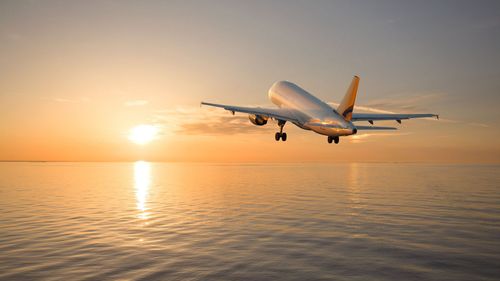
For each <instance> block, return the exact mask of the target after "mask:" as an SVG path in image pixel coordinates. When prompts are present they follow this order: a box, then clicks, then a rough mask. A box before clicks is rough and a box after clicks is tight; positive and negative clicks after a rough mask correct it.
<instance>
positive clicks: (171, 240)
mask: <svg viewBox="0 0 500 281" xmlns="http://www.w3.org/2000/svg"><path fill="white" fill-rule="evenodd" d="M0 280H252V281H258V280H500V166H486V165H482V166H473V165H472V166H467V165H449V166H447V165H420V164H334V165H330V164H328V165H326V164H325V165H319V164H304V165H303V164H299V165H279V164H273V165H267V164H265V165H264V164H263V165H217V164H167V163H148V162H136V163H0Z"/></svg>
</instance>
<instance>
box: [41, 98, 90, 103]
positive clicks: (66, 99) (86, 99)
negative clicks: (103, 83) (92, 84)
mask: <svg viewBox="0 0 500 281" xmlns="http://www.w3.org/2000/svg"><path fill="white" fill-rule="evenodd" d="M42 100H47V101H51V102H57V103H83V102H88V101H90V99H89V98H87V97H81V98H71V99H68V98H58V97H51V98H42Z"/></svg>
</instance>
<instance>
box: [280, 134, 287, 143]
mask: <svg viewBox="0 0 500 281" xmlns="http://www.w3.org/2000/svg"><path fill="white" fill-rule="evenodd" d="M281 140H282V141H286V133H283V134H281Z"/></svg>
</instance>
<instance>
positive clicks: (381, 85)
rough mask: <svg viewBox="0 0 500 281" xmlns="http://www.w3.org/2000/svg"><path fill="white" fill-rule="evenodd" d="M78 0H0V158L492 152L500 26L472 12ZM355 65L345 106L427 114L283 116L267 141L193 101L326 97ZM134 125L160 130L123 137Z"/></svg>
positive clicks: (336, 93)
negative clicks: (324, 125) (396, 118)
mask: <svg viewBox="0 0 500 281" xmlns="http://www.w3.org/2000/svg"><path fill="white" fill-rule="evenodd" d="M83 4H84V3H65V2H59V3H57V2H47V3H43V4H42V3H37V2H23V3H22V4H19V3H18V2H2V3H0V27H1V28H0V110H1V112H2V113H1V119H0V160H46V161H135V160H139V159H142V160H154V161H201V162H262V161H264V162H315V161H320V162H351V161H355V162H373V161H382V162H398V161H403V162H452V163H462V162H479V163H493V162H494V163H498V162H499V160H500V145H499V142H498V139H499V137H500V133H499V132H500V130H499V125H498V121H499V120H500V115H499V112H498V109H497V107H498V104H499V96H500V95H499V92H500V84H499V82H498V79H496V78H498V77H499V76H500V75H499V74H500V73H499V70H498V65H499V63H500V61H499V55H498V52H497V50H498V47H500V44H499V40H498V39H492V38H491V36H489V34H490V33H491V31H492V30H496V31H498V28H499V27H500V23H499V21H498V17H496V15H495V14H491V13H492V12H491V11H489V10H488V9H486V8H485V9H482V10H477V11H476V10H472V11H470V12H467V11H466V9H463V10H462V8H460V9H459V8H457V9H456V10H454V9H451V10H450V9H445V8H442V7H435V9H434V10H435V13H434V14H432V15H431V16H430V17H431V18H428V19H427V21H423V20H421V19H419V17H418V15H419V13H421V14H425V12H426V11H428V10H429V9H431V8H433V7H428V6H424V7H420V6H418V4H415V5H417V6H416V7H406V6H398V5H396V6H397V7H390V8H388V9H389V11H382V10H380V9H372V10H361V11H360V10H359V9H357V7H355V6H356V5H353V7H351V6H346V5H339V4H336V5H334V4H318V5H312V6H304V4H303V3H300V2H298V3H290V4H289V6H288V7H287V8H285V9H284V10H282V12H281V13H280V14H273V12H271V11H273V10H274V11H275V8H276V7H275V5H277V4H276V3H275V2H273V3H268V4H263V3H258V4H250V3H246V4H245V5H236V4H234V5H233V4H231V3H226V4H227V5H223V7H216V6H211V5H208V4H200V3H198V5H194V6H193V4H189V3H185V4H182V3H163V4H154V3H146V4H137V3H136V4H133V2H132V3H129V2H122V3H121V4H117V3H93V4H92V5H83ZM240 4H241V3H240ZM156 5H157V6H156ZM202 6H203V7H202ZM391 9H392V10H391ZM463 13H465V14H466V15H467V17H463ZM468 13H469V14H468ZM406 15H408V17H405V16H406ZM393 16H395V17H394V18H393ZM354 18H355V19H356V20H354ZM488 18H490V19H491V21H487V20H486V19H488ZM495 19H496V20H495ZM351 21H352V22H351ZM393 21H397V22H398V24H397V25H394V24H393ZM351 23H352V25H351ZM430 26H433V28H429V27H430ZM442 34H447V36H444V37H443V36H442ZM470 41H473V42H474V44H472V43H470ZM355 74H358V75H360V76H361V84H360V89H359V93H358V102H357V105H361V106H365V107H368V108H375V109H381V110H388V111H393V112H401V113H412V112H422V113H428V112H432V113H439V114H440V115H441V117H442V118H441V120H439V121H435V120H412V121H407V122H404V121H403V125H397V124H396V123H395V122H392V123H391V122H389V123H383V125H391V126H393V125H396V126H399V127H401V130H398V131H395V132H392V131H385V132H384V131H381V132H369V133H362V134H358V135H357V136H354V137H346V138H341V142H340V144H339V145H333V144H330V145H329V144H328V143H327V141H326V137H324V136H320V135H317V134H314V133H311V132H306V131H303V130H300V129H298V128H297V127H295V126H294V125H291V124H287V125H286V126H285V130H286V132H287V133H288V140H287V142H276V141H274V132H275V131H276V130H277V126H276V124H275V123H273V122H270V123H268V125H266V126H263V127H256V126H254V125H252V124H251V123H250V122H249V121H248V119H247V117H246V116H245V115H236V116H235V117H233V116H231V115H230V114H229V113H227V112H224V111H223V110H217V109H209V108H205V107H203V108H200V107H199V102H200V101H201V100H206V101H213V102H219V103H227V104H236V105H262V106H273V105H272V104H271V103H270V102H269V101H268V100H267V90H268V88H269V87H270V86H271V84H272V83H273V82H274V81H277V80H290V81H293V82H295V83H297V84H299V85H300V86H302V87H303V88H305V89H306V90H308V91H310V92H311V93H313V94H315V95H317V96H318V97H320V98H321V99H323V100H325V101H329V102H338V101H339V100H340V99H341V98H342V96H343V94H344V92H345V90H346V88H347V86H348V84H349V82H350V79H351V77H352V75H355ZM356 111H358V112H359V109H356V108H355V112H356ZM139 124H151V125H154V126H155V127H156V128H158V130H159V135H158V137H157V138H156V139H155V140H153V141H152V142H151V143H149V144H146V145H137V144H134V143H132V142H131V141H130V140H129V139H128V138H127V137H128V133H129V130H130V129H131V128H133V127H134V126H137V125H139ZM380 124H382V123H380ZM363 125H365V124H363Z"/></svg>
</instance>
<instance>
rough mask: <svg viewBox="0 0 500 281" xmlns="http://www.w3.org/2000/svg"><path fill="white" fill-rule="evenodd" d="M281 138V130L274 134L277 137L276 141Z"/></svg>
mask: <svg viewBox="0 0 500 281" xmlns="http://www.w3.org/2000/svg"><path fill="white" fill-rule="evenodd" d="M280 138H281V134H280V133H279V132H277V133H276V134H275V135H274V139H275V140H276V141H279V140H280Z"/></svg>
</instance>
